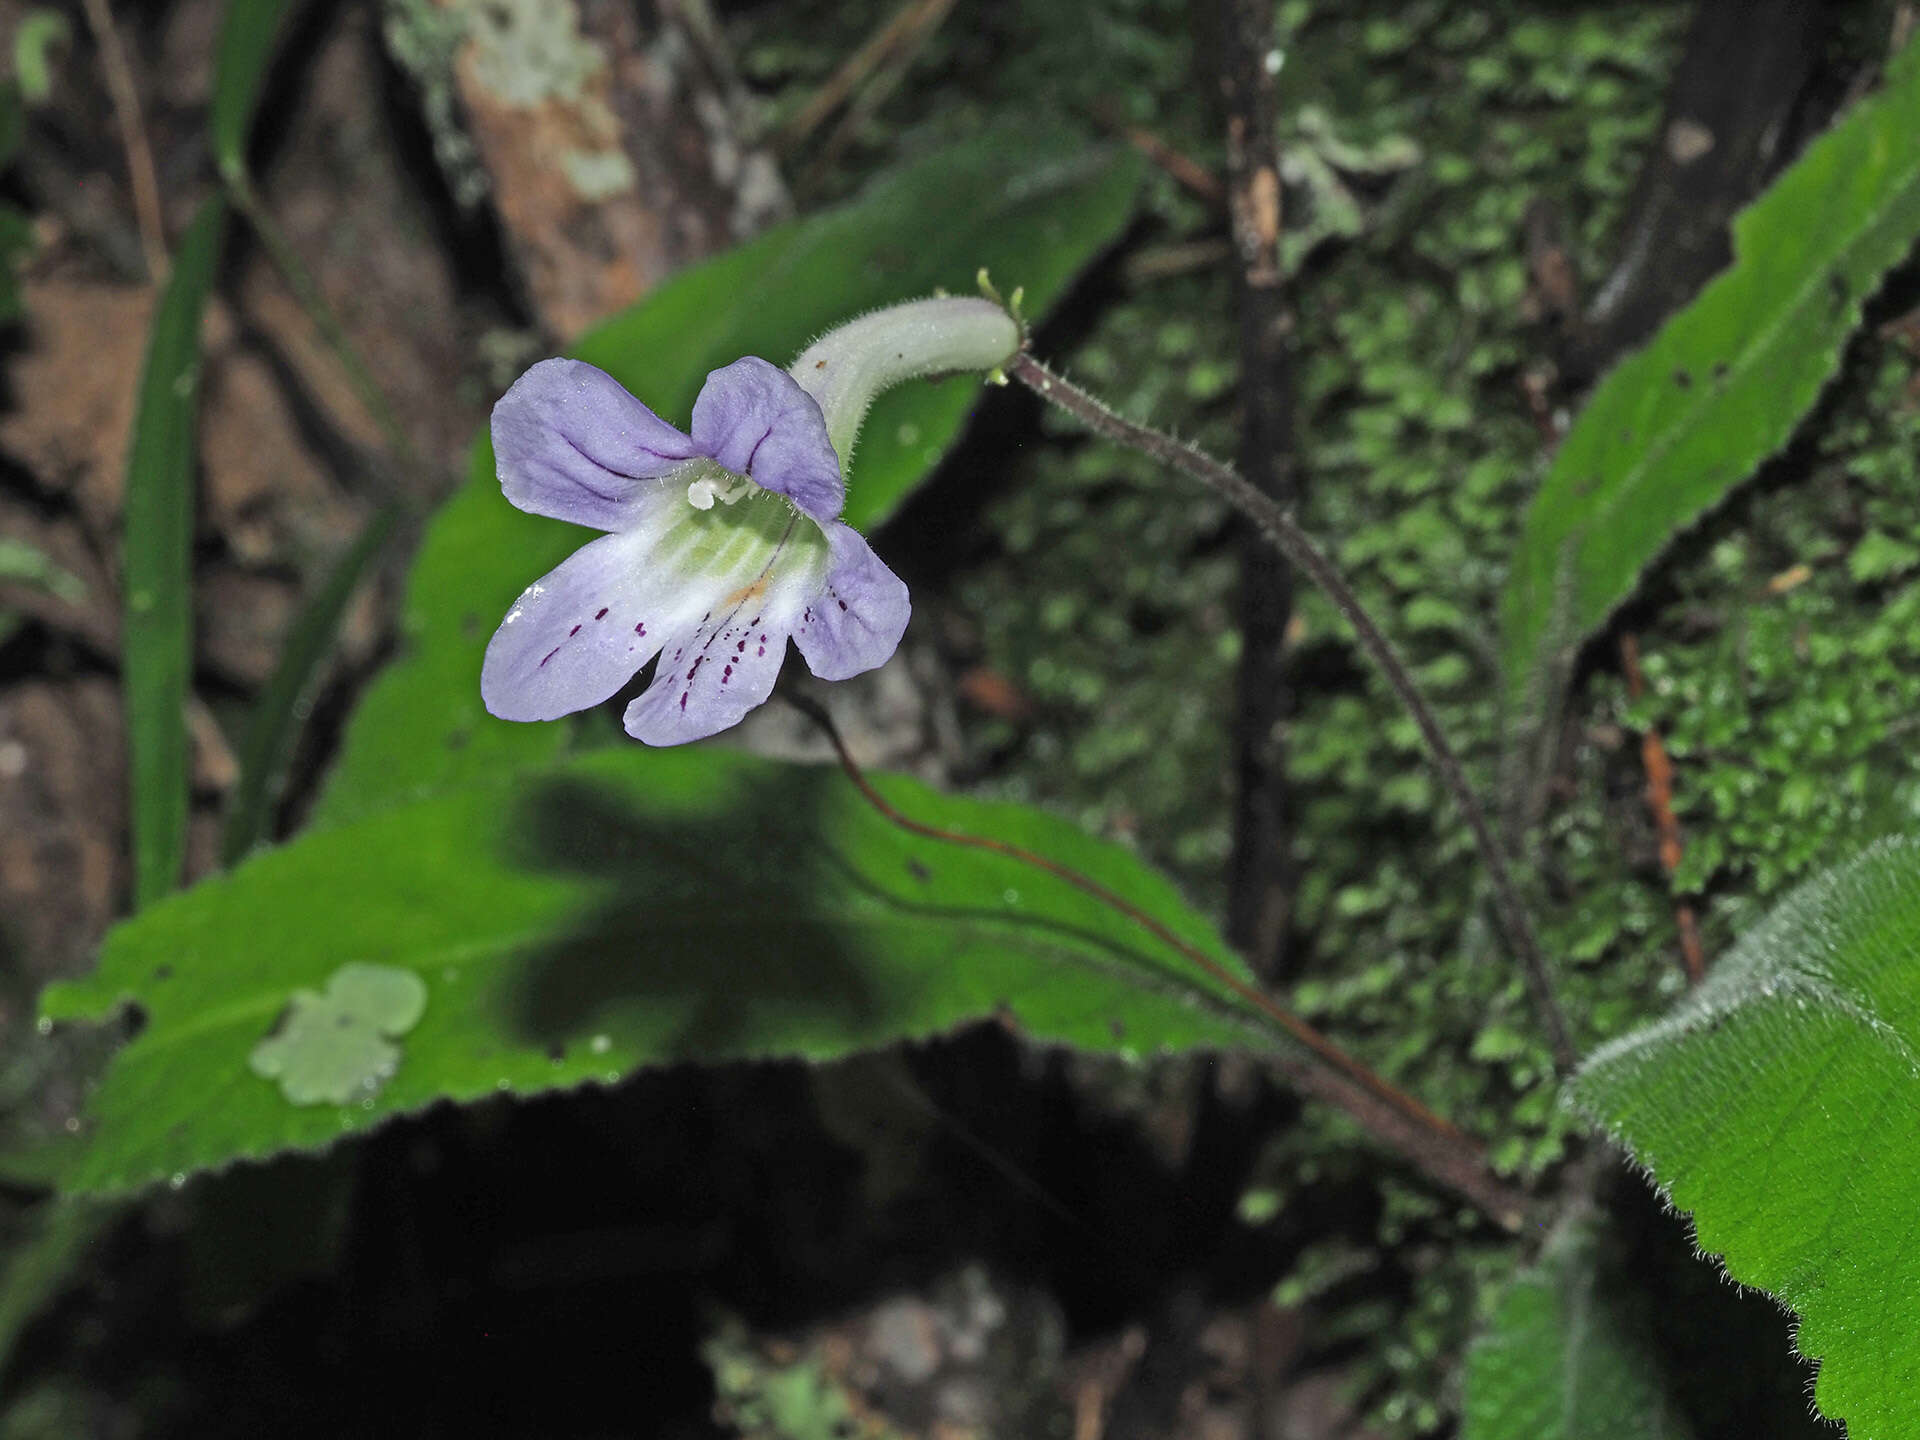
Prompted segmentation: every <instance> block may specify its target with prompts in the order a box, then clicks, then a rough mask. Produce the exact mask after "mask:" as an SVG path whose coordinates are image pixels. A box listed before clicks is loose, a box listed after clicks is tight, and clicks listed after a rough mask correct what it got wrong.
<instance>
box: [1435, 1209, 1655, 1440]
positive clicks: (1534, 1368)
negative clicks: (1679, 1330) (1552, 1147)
mask: <svg viewBox="0 0 1920 1440" xmlns="http://www.w3.org/2000/svg"><path fill="white" fill-rule="evenodd" d="M1598 1251H1599V1237H1598V1235H1597V1233H1596V1229H1595V1220H1594V1218H1593V1216H1592V1215H1591V1214H1588V1213H1576V1214H1574V1215H1570V1216H1568V1217H1567V1218H1566V1219H1564V1220H1563V1221H1562V1222H1561V1223H1560V1225H1559V1227H1558V1228H1557V1229H1556V1230H1555V1231H1554V1233H1553V1235H1552V1236H1551V1237H1549V1239H1548V1241H1547V1246H1546V1249H1545V1251H1544V1252H1543V1253H1542V1255H1541V1257H1540V1261H1539V1263H1538V1264H1537V1265H1535V1266H1534V1267H1533V1268H1532V1269H1530V1270H1527V1271H1524V1272H1522V1273H1521V1274H1520V1275H1518V1276H1516V1277H1515V1278H1514V1280H1513V1282H1512V1284H1510V1285H1509V1286H1508V1287H1507V1291H1506V1293H1505V1294H1504V1295H1502V1296H1501V1298H1500V1306H1499V1309H1498V1310H1496V1311H1495V1312H1494V1316H1493V1319H1492V1321H1491V1323H1490V1324H1489V1325H1488V1327H1487V1330H1486V1333H1485V1334H1483V1335H1482V1336H1481V1337H1480V1338H1479V1339H1478V1340H1476V1341H1475V1342H1474V1345H1473V1348H1472V1350H1471V1351H1469V1352H1468V1355H1467V1369H1466V1380H1465V1389H1466V1397H1465V1405H1464V1413H1463V1414H1462V1416H1461V1424H1460V1435H1461V1440H1682V1437H1684V1436H1685V1435H1687V1434H1688V1433H1689V1432H1688V1430H1687V1427H1686V1426H1685V1425H1684V1424H1682V1423H1681V1422H1680V1421H1679V1420H1678V1419H1677V1418H1676V1417H1675V1415H1674V1414H1673V1412H1672V1410H1671V1408H1670V1407H1669V1405H1668V1403H1667V1400H1666V1397H1665V1396H1664V1394H1663V1393H1662V1392H1661V1389H1660V1379H1659V1371H1658V1368H1657V1367H1656V1366H1655V1365H1654V1364H1653V1363H1652V1361H1651V1357H1649V1356H1648V1355H1647V1354H1646V1353H1645V1351H1644V1349H1643V1348H1642V1346H1641V1344H1640V1343H1639V1338H1638V1336H1637V1335H1636V1330H1638V1329H1639V1328H1640V1327H1637V1326H1635V1325H1634V1323H1633V1322H1632V1320H1631V1319H1630V1318H1629V1316H1628V1314H1627V1313H1626V1312H1625V1310H1624V1309H1623V1307H1622V1306H1621V1305H1620V1304H1618V1303H1617V1301H1616V1298H1615V1296H1614V1295H1613V1294H1612V1293H1611V1292H1610V1289H1609V1285H1608V1280H1609V1279H1610V1278H1611V1277H1608V1276H1606V1275H1605V1274H1604V1273H1603V1271H1602V1268H1601V1266H1600V1264H1599V1255H1598Z"/></svg>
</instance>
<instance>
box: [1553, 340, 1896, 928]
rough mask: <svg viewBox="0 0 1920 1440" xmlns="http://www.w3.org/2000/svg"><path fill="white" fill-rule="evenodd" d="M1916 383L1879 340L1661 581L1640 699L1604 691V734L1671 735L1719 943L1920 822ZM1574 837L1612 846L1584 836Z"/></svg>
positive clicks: (1686, 887) (1689, 831) (1698, 878)
mask: <svg viewBox="0 0 1920 1440" xmlns="http://www.w3.org/2000/svg"><path fill="white" fill-rule="evenodd" d="M1913 372H1914V360H1913V357H1912V356H1911V355H1910V354H1908V353H1905V352H1903V351H1902V350H1901V348H1900V347H1899V346H1898V345H1897V344H1895V343H1892V342H1890V341H1888V340H1885V339H1881V338H1878V337H1867V338H1866V339H1865V340H1864V341H1863V342H1862V343H1861V344H1860V345H1859V346H1858V347H1857V348H1856V350H1855V352H1854V355H1853V356H1852V358H1851V359H1850V361H1849V365H1848V369H1847V373H1846V375H1845V377H1844V380H1843V382H1842V387H1843V388H1842V393H1841V396H1840V398H1839V399H1838V401H1837V402H1836V403H1835V404H1834V405H1833V406H1832V407H1831V410H1830V413H1829V414H1828V416H1827V417H1826V418H1825V420H1824V422H1823V425H1822V428H1821V431H1820V433H1819V434H1818V435H1817V436H1815V437H1813V440H1812V443H1810V444H1809V446H1808V447H1807V449H1808V452H1809V464H1808V468H1807V471H1806V473H1804V474H1803V475H1796V476H1793V477H1789V478H1787V479H1785V480H1783V483H1781V484H1779V485H1775V486H1767V487H1763V488H1762V489H1761V490H1759V491H1756V492H1752V493H1749V494H1748V495H1745V496H1743V497H1741V498H1740V499H1739V500H1738V501H1737V502H1736V503H1735V506H1734V509H1733V511H1732V512H1731V513H1730V514H1729V515H1728V521H1729V524H1728V525H1727V527H1726V530H1727V533H1726V535H1725V537H1724V538H1721V539H1719V540H1716V541H1715V542H1714V543H1712V544H1710V545H1701V546H1699V547H1697V548H1696V549H1695V550H1694V551H1693V552H1692V553H1690V554H1688V555H1687V556H1686V557H1685V561H1684V563H1682V564H1678V565H1675V566H1673V567H1670V569H1669V570H1668V571H1667V572H1666V573H1665V574H1664V575H1663V577H1662V584H1663V586H1665V587H1667V588H1669V589H1671V590H1672V591H1673V592H1674V600H1673V603H1672V605H1671V606H1670V607H1669V608H1668V611H1667V612H1666V614H1665V616H1664V617H1663V618H1661V619H1660V620H1658V621H1657V622H1655V623H1651V624H1649V626H1648V628H1647V629H1646V630H1645V632H1644V633H1642V635H1641V637H1640V645H1641V651H1642V655H1643V657H1644V658H1643V662H1642V665H1643V669H1644V671H1645V675H1646V693H1645V694H1644V695H1643V696H1642V697H1641V698H1640V699H1639V700H1638V701H1632V700H1630V699H1629V698H1628V696H1627V695H1626V693H1625V685H1624V684H1623V683H1622V682H1621V680H1620V679H1619V678H1618V677H1617V676H1610V675H1602V676H1598V677H1596V679H1595V681H1594V682H1593V685H1592V693H1591V695H1590V696H1589V697H1588V700H1587V703H1588V704H1589V706H1590V707H1591V709H1592V711H1593V712H1594V717H1595V728H1596V731H1598V732H1599V733H1605V729H1604V727H1607V726H1611V727H1618V728H1620V729H1624V730H1628V731H1633V730H1639V729H1642V728H1645V727H1648V726H1651V727H1653V728H1655V729H1657V730H1658V731H1659V733H1660V734H1661V735H1662V736H1663V737H1664V739H1665V743H1666V748H1667V751H1668V754H1669V755H1670V756H1671V757H1672V760H1673V763H1674V808H1675V812H1676V814H1677V815H1678V817H1679V819H1680V823H1681V827H1682V832H1683V838H1684V840H1685V842H1686V852H1685V858H1684V860H1683V862H1682V865H1681V870H1680V873H1679V875H1678V876H1676V877H1675V879H1674V882H1673V887H1672V888H1673V890H1674V891H1675V893H1676V894H1681V895H1703V896H1704V897H1705V898H1706V901H1707V905H1706V914H1707V923H1708V926H1709V932H1708V939H1709V942H1710V947H1711V948H1719V947H1720V946H1722V945H1724V944H1725V943H1727V942H1729V941H1730V940H1731V938H1732V937H1733V936H1735V935H1737V934H1739V933H1740V932H1741V931H1742V930H1743V929H1744V928H1745V927H1746V926H1747V925H1749V924H1751V923H1753V922H1754V921H1756V920H1757V919H1758V918H1759V916H1760V914H1761V913H1762V912H1763V910H1764V907H1765V902H1767V901H1768V900H1770V899H1772V898H1774V897H1777V896H1778V895H1779V894H1780V893H1781V892H1782V891H1783V890H1784V888H1785V887H1786V886H1788V885H1790V884H1792V883H1793V882H1795V881H1797V880H1800V879H1803V878H1805V877H1806V876H1808V875H1809V874H1811V873H1812V872H1813V870H1814V869H1815V868H1817V867H1819V866H1823V865H1830V864H1832V863H1834V862H1835V861H1838V860H1841V859H1844V858H1846V857H1847V856H1848V855H1849V854H1851V853H1852V852H1854V851H1855V850H1857V849H1859V848H1860V847H1861V846H1864V845H1866V844H1867V843H1869V842H1870V841H1872V840H1874V839H1875V838H1877V837H1879V836H1883V835H1887V834H1891V833H1894V832H1896V831H1900V830H1905V829H1909V828H1911V826H1912V825H1913V823H1914V820H1915V819H1916V817H1920V754H1916V753H1915V751H1914V749H1913V747H1912V746H1911V745H1909V744H1907V743H1906V739H1905V736H1906V732H1907V729H1908V727H1909V726H1910V725H1911V723H1912V716H1913V714H1914V712H1915V709H1916V707H1920V627H1916V624H1915V619H1916V615H1920V589H1917V588H1916V586H1915V584H1914V579H1913V577H1912V576H1911V575H1910V574H1908V573H1906V572H1904V571H1902V570H1901V569H1899V567H1898V564H1897V556H1898V554H1899V552H1900V550H1901V549H1902V548H1903V547H1906V546H1911V545H1915V544H1917V543H1920V521H1917V520H1916V518H1915V517H1916V514H1920V508H1917V507H1920V407H1916V406H1915V405H1914V403H1913V401H1912V399H1911V398H1909V397H1908V395H1907V393H1906V392H1907V388H1908V386H1909V385H1910V384H1911V381H1912V376H1913ZM1589 758H1590V759H1599V758H1601V757H1600V756H1598V755H1591V756H1590V757H1589ZM1613 763H1614V764H1615V765H1618V764H1620V763H1622V759H1621V757H1618V756H1616V758H1615V759H1614V761H1613ZM1594 768H1595V770H1599V769H1601V768H1603V767H1601V766H1598V765H1596V766H1595V767H1594ZM1593 783H1594V784H1596V785H1597V784H1599V783H1601V782H1600V779H1599V776H1598V775H1597V774H1595V775H1594V777H1593ZM1569 839H1572V840H1575V841H1576V842H1577V843H1579V844H1581V845H1588V844H1598V843H1607V842H1606V841H1605V837H1604V836H1603V835H1601V834H1600V833H1598V832H1597V831H1592V830H1587V829H1585V827H1584V825H1583V826H1582V829H1581V832H1580V833H1578V834H1575V833H1573V832H1569ZM1612 843H1615V844H1618V843H1619V842H1618V841H1617V840H1616V841H1614V842H1612ZM1630 843H1631V842H1630ZM1605 903H1606V902H1604V901H1601V900H1599V899H1598V898H1597V897H1596V900H1595V908H1594V911H1593V915H1594V919H1595V922H1596V924H1603V923H1604V921H1605V915H1604V913H1603V911H1602V907H1603V906H1604V904H1605ZM1604 933H1611V932H1610V931H1606V930H1596V931H1594V932H1593V934H1594V936H1595V937H1596V938H1597V937H1598V936H1599V935H1601V934H1604Z"/></svg>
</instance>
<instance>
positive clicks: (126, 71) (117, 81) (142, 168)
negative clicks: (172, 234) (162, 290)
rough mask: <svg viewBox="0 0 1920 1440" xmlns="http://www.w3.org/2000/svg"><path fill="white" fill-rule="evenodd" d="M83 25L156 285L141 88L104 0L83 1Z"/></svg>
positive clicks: (161, 259)
mask: <svg viewBox="0 0 1920 1440" xmlns="http://www.w3.org/2000/svg"><path fill="white" fill-rule="evenodd" d="M81 8H83V9H84V10H85V11H86V14H87V28H88V29H90V30H91V31H93V40H94V43H95V44H96V45H98V46H99V47H100V66H101V69H102V70H104V71H105V72H106V81H107V94H108V95H110V96H111V97H112V99H113V118H114V121H115V123H116V124H117V125H118V126H119V127H120V147H121V149H123V150H124V151H125V152H126V156H127V181H128V183H129V184H130V185H131V186H132V189H133V214H134V218H135V220H136V221H137V222H138V223H139V226H140V248H141V250H142V251H143V252H145V255H146V260H147V278H148V279H150V280H152V281H153V283H154V284H156V285H158V284H159V283H160V282H161V281H162V280H164V279H166V278H167V235H166V225H165V223H164V222H163V220H162V219H161V215H160V185H159V182H158V181H157V180H156V179H155V178H154V172H153V151H152V149H151V148H149V147H148V145H147V127H146V124H145V122H144V121H142V119H141V118H140V92H139V90H138V89H137V88H135V86H134V83H133V71H132V70H131V69H130V68H129V67H128V65H127V53H126V51H125V50H124V49H122V48H121V45H120V31H119V30H118V29H117V28H116V27H115V25H114V23H113V12H112V11H111V10H109V9H108V8H107V0H83V4H82V7H81Z"/></svg>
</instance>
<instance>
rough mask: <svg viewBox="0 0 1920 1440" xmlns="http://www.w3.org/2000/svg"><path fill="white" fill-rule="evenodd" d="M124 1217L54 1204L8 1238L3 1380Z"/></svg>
mask: <svg viewBox="0 0 1920 1440" xmlns="http://www.w3.org/2000/svg"><path fill="white" fill-rule="evenodd" d="M120 1214H121V1209H120V1207H119V1206H115V1205H101V1204H98V1203H96V1202H94V1201H91V1200H73V1199H60V1200H49V1201H47V1202H45V1203H44V1204H41V1205H39V1206H37V1207H35V1208H34V1209H33V1210H31V1211H29V1212H28V1213H27V1214H26V1215H25V1216H24V1217H23V1218H22V1219H21V1221H20V1222H19V1224H20V1229H19V1230H18V1231H16V1232H15V1233H11V1234H9V1235H7V1236H6V1244H5V1254H6V1266H5V1269H4V1271H0V1379H4V1377H5V1372H6V1365H7V1361H8V1360H9V1359H10V1358H11V1357H12V1354H13V1349H14V1346H15V1345H16V1344H17V1343H18V1342H19V1340H20V1337H21V1335H22V1334H23V1333H24V1332H25V1330H26V1328H27V1326H28V1325H29V1324H31V1323H32V1321H33V1319H34V1317H35V1316H36V1315H38V1314H39V1313H40V1312H41V1311H42V1310H43V1309H45V1308H46V1306H47V1305H48V1304H49V1303H51V1302H52V1301H53V1300H54V1299H55V1298H57V1297H58V1296H59V1294H60V1293H61V1292H62V1291H63V1290H65V1289H66V1288H67V1287H68V1286H69V1285H70V1284H71V1283H72V1279H73V1272H74V1270H75V1268H76V1267H77V1266H78V1265H79V1263H80V1261H81V1259H82V1258H83V1257H84V1256H85V1254H86V1252H87V1251H88V1250H89V1249H90V1248H92V1247H93V1245H94V1244H95V1243H96V1242H98V1241H99V1239H100V1238H101V1236H102V1235H103V1234H104V1233H105V1231H106V1229H107V1227H108V1226H109V1225H111V1224H112V1223H113V1222H114V1221H115V1220H117V1219H118V1218H119V1217H120ZM0 1393H3V1392H0ZM9 1398H10V1397H9Z"/></svg>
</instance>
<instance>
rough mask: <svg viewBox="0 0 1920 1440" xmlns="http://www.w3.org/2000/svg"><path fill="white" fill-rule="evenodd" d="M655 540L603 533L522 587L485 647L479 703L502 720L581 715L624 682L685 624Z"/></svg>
mask: <svg viewBox="0 0 1920 1440" xmlns="http://www.w3.org/2000/svg"><path fill="white" fill-rule="evenodd" d="M655 546H656V537H655V536H654V535H652V534H649V533H647V532H645V531H630V532H627V533H625V534H619V535H608V536H605V537H603V538H601V539H599V540H595V541H593V542H592V543H590V544H588V545H584V546H582V547H581V548H580V549H578V550H576V551H574V553H573V554H572V555H571V556H570V557H568V559H567V560H566V561H564V562H563V563H562V564H561V565H560V566H559V567H558V568H556V569H555V570H553V571H551V572H550V573H549V574H547V575H545V576H543V577H542V578H541V579H539V580H537V581H535V582H534V583H533V584H531V585H529V586H528V587H527V588H526V590H525V591H524V592H523V593H522V594H521V596H520V598H519V599H518V600H516V601H515V602H514V605H513V609H512V610H510V611H508V612H507V618H506V619H505V620H503V621H502V622H501V624H500V628H499V629H498V630H497V631H495V632H494V636H493V639H492V641H491V642H490V643H489V644H488V645H487V658H486V660H485V662H484V663H483V664H482V666H481V669H480V697H481V699H482V700H484V701H485V702H486V706H487V709H488V710H489V711H491V712H492V713H493V714H495V715H497V716H499V717H500V718H501V719H502V720H552V719H556V718H557V717H559V716H561V715H567V714H571V713H572V712H573V711H575V710H585V709H589V708H590V707H592V706H594V705H598V704H599V703H600V702H601V701H602V700H605V699H606V698H607V697H608V696H609V695H611V694H613V692H614V691H616V690H618V689H619V688H620V687H621V686H622V685H624V684H626V683H627V681H628V680H630V679H631V678H632V677H633V675H634V672H635V671H637V670H638V669H639V668H640V667H641V666H642V665H644V664H646V663H647V661H649V660H651V659H652V658H653V656H654V655H655V653H656V652H658V650H659V649H660V643H661V640H662V638H663V637H664V636H666V635H667V634H669V633H670V632H671V631H672V630H673V629H674V628H676V627H677V626H678V625H679V624H682V623H684V619H683V617H682V615H681V614H680V613H679V609H678V607H679V604H680V602H679V601H678V600H677V598H676V597H675V596H674V594H673V589H672V586H671V584H670V583H663V582H667V581H669V580H670V577H669V576H667V575H664V574H663V573H662V569H663V567H661V566H658V565H654V564H650V563H649V561H650V559H651V557H652V552H653V551H654V549H655Z"/></svg>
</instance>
